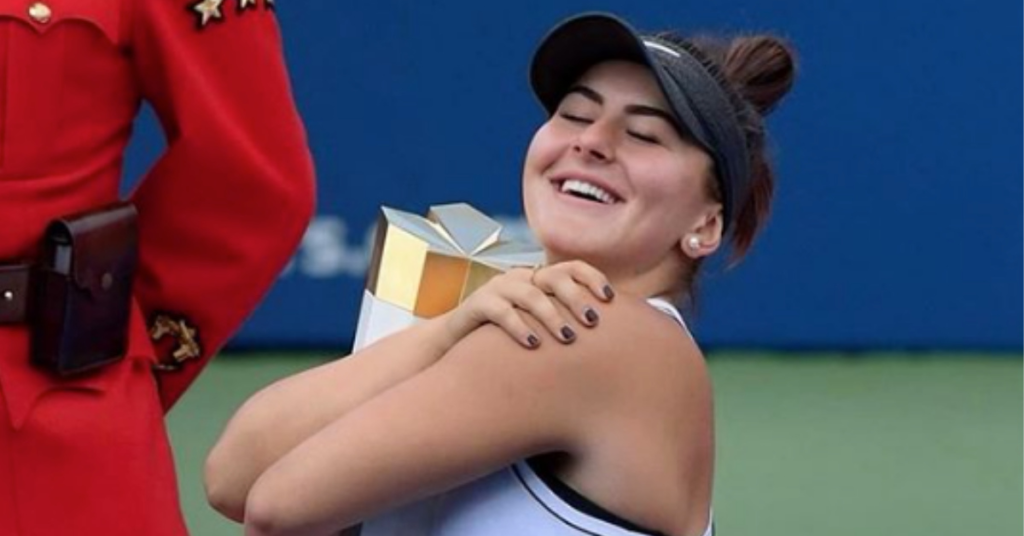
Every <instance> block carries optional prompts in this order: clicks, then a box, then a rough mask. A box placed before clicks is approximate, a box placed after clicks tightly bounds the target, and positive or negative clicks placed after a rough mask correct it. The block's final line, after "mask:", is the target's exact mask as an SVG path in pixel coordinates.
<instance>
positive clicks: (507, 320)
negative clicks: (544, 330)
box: [485, 301, 540, 349]
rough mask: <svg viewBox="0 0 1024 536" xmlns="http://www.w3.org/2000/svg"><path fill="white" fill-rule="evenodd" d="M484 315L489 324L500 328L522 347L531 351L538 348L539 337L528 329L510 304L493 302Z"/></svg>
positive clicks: (519, 314)
mask: <svg viewBox="0 0 1024 536" xmlns="http://www.w3.org/2000/svg"><path fill="white" fill-rule="evenodd" d="M485 314H486V316H487V318H488V320H489V321H490V322H491V323H493V324H494V325H496V326H498V327H500V328H501V329H502V330H504V331H505V333H508V334H509V336H511V337H512V338H513V339H515V341H516V342H518V343H519V344H521V345H523V346H524V347H526V348H529V349H533V348H537V347H538V346H540V337H538V336H537V334H536V333H534V332H533V330H532V329H530V326H528V325H527V324H526V321H525V320H523V317H522V316H521V313H520V312H519V311H517V310H516V309H515V308H514V307H512V304H511V303H510V302H507V301H495V302H494V303H493V304H492V305H490V306H489V307H488V308H487V310H486V311H485Z"/></svg>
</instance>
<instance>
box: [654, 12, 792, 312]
mask: <svg viewBox="0 0 1024 536" xmlns="http://www.w3.org/2000/svg"><path fill="white" fill-rule="evenodd" d="M657 37H658V38H659V39H661V40H664V41H668V42H669V43H672V44H674V45H676V46H678V47H680V48H682V49H684V50H686V51H687V52H689V53H690V54H691V55H692V56H694V57H695V58H697V59H698V60H699V61H700V62H701V63H702V64H703V65H704V67H705V68H706V69H707V70H708V72H710V73H711V75H712V76H714V77H715V79H716V80H717V81H718V83H719V84H721V86H722V88H723V89H724V90H725V92H726V94H727V95H729V98H730V101H731V102H732V105H733V110H734V111H735V113H736V115H737V117H738V118H739V122H740V125H741V127H742V128H743V131H744V133H745V134H746V142H747V150H748V153H749V155H750V173H751V181H750V194H749V196H748V197H747V199H746V200H745V201H743V202H742V204H741V205H740V209H739V211H738V213H737V214H736V216H735V221H733V222H732V223H731V224H730V226H731V227H732V230H731V234H730V235H729V242H730V245H731V249H732V254H731V255H730V264H736V263H738V262H739V261H740V260H741V259H742V258H743V256H744V255H745V254H746V253H747V251H749V250H750V246H751V245H753V243H754V238H755V237H756V236H757V233H758V232H759V231H760V230H761V229H762V228H763V226H764V224H765V222H766V221H767V220H768V215H769V213H770V212H771V202H772V194H773V191H774V189H775V172H774V171H773V169H772V165H771V161H770V158H769V155H768V147H767V139H766V138H767V135H766V131H765V126H764V117H765V116H766V115H768V113H770V112H771V111H772V110H774V109H775V106H776V105H777V104H778V103H779V101H780V100H781V99H782V97H783V96H785V95H786V93H787V92H789V90H790V88H792V87H793V80H794V79H795V77H796V58H795V52H794V51H793V49H792V47H791V46H790V45H789V44H788V43H787V42H785V41H784V40H782V39H780V38H778V37H775V36H772V35H764V34H762V35H745V36H736V37H733V38H731V39H724V38H720V37H709V36H698V37H693V38H684V37H682V36H680V35H678V34H676V33H674V32H664V33H660V34H658V35H657ZM709 179H710V180H708V181H707V187H708V194H709V195H710V196H711V197H713V198H714V199H718V200H720V199H721V193H720V192H719V191H718V183H717V181H715V180H714V179H713V178H709ZM699 268H700V262H695V263H694V266H693V270H692V272H691V273H690V274H688V276H687V280H686V281H685V282H684V283H685V288H686V289H687V291H688V292H687V294H689V297H690V299H691V300H692V299H693V295H692V294H693V292H692V289H693V286H694V285H693V283H694V279H695V276H696V273H697V272H698V270H699Z"/></svg>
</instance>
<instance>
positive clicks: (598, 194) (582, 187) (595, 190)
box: [562, 179, 615, 205]
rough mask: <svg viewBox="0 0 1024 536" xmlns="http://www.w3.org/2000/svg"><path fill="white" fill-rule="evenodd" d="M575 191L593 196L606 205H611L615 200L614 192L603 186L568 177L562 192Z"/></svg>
mask: <svg viewBox="0 0 1024 536" xmlns="http://www.w3.org/2000/svg"><path fill="white" fill-rule="evenodd" d="M565 192H574V193H577V194H583V195H585V196H588V197H592V198H594V199H596V200H598V201H600V202H602V203H604V204H606V205H610V204H612V203H613V202H615V198H614V197H612V194H610V193H608V192H607V191H606V190H604V189H603V188H600V187H598V186H596V185H593V184H590V183H589V182H583V181H581V180H576V179H568V180H566V181H565V182H563V183H562V193H565Z"/></svg>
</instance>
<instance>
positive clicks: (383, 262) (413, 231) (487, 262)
mask: <svg viewBox="0 0 1024 536" xmlns="http://www.w3.org/2000/svg"><path fill="white" fill-rule="evenodd" d="M543 261H544V252H543V251H542V250H541V249H540V248H538V247H537V246H535V245H532V244H528V243H526V242H521V241H513V240H509V239H507V237H505V236H502V226H501V224H499V223H498V222H496V221H494V220H492V219H491V218H489V217H487V216H486V215H484V214H483V213H481V212H480V211H478V210H476V209H475V208H473V207H471V206H469V205H467V204H465V203H454V204H449V205H437V206H433V207H431V208H430V211H429V212H428V213H427V217H426V218H424V217H422V216H419V215H416V214H411V213H408V212H402V211H399V210H395V209H392V208H388V207H382V208H381V214H380V217H379V218H378V221H377V234H376V238H375V240H374V245H373V252H372V254H371V258H370V266H369V269H368V270H367V275H366V288H365V290H364V291H363V303H362V306H361V307H360V311H359V324H358V327H357V328H356V337H355V342H354V343H353V348H352V351H353V352H355V351H358V350H359V349H361V348H364V347H366V346H368V345H370V344H372V343H373V342H374V341H376V340H378V339H380V338H382V337H385V336H387V335H389V334H391V333H394V332H396V331H399V330H401V329H402V328H405V327H408V326H411V325H413V324H414V323H416V322H417V321H418V320H420V319H427V318H433V317H435V316H439V315H441V314H444V313H445V312H447V311H450V310H451V309H453V308H455V306H457V305H458V304H459V303H461V302H462V300H464V299H465V298H466V297H467V296H469V295H470V294H472V293H473V291H475V290H476V289H478V288H480V286H481V285H483V284H484V283H486V282H487V281H488V280H489V279H490V278H491V277H494V276H495V275H497V274H500V273H502V272H505V271H507V270H509V269H512V268H516V267H528V268H530V267H534V266H539V265H540V264H541V263H543Z"/></svg>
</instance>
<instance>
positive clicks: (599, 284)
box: [532, 261, 615, 301]
mask: <svg viewBox="0 0 1024 536" xmlns="http://www.w3.org/2000/svg"><path fill="white" fill-rule="evenodd" d="M563 280H572V281H575V282H576V283H577V284H579V285H583V286H584V287H586V288H587V289H588V290H589V291H590V293H591V294H593V295H594V296H596V297H598V298H599V299H601V300H603V301H610V300H611V299H612V298H614V297H615V291H614V290H612V287H611V284H610V283H609V281H608V278H607V277H606V276H605V275H604V273H602V272H601V271H600V270H598V269H597V268H594V267H593V266H591V265H589V264H587V263H585V262H583V261H568V262H561V263H558V264H553V265H551V266H545V267H544V268H541V269H539V270H537V272H536V273H535V274H533V278H532V281H533V283H534V284H535V285H536V286H538V287H539V288H540V289H541V290H544V291H545V292H548V293H553V292H554V289H555V287H556V286H558V284H559V282H560V281H563Z"/></svg>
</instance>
